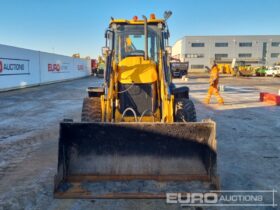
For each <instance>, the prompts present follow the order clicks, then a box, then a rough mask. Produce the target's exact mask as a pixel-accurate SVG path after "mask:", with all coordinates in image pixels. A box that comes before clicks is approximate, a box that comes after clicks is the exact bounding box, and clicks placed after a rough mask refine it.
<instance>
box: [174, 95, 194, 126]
mask: <svg viewBox="0 0 280 210" xmlns="http://www.w3.org/2000/svg"><path fill="white" fill-rule="evenodd" d="M175 121H176V122H196V121H197V119H196V111H195V106H194V103H193V102H192V101H191V100H190V99H186V98H182V99H177V100H175Z"/></svg>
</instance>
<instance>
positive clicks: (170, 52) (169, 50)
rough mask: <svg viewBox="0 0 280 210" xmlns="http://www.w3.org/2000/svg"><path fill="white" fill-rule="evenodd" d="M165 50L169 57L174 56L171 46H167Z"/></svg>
mask: <svg viewBox="0 0 280 210" xmlns="http://www.w3.org/2000/svg"><path fill="white" fill-rule="evenodd" d="M165 50H166V52H167V54H168V55H169V56H171V54H172V47H171V46H166V47H165Z"/></svg>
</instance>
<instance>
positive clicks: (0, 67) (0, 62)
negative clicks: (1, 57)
mask: <svg viewBox="0 0 280 210" xmlns="http://www.w3.org/2000/svg"><path fill="white" fill-rule="evenodd" d="M2 72H3V64H2V61H0V73H2Z"/></svg>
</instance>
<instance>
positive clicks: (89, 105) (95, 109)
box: [81, 97, 102, 122]
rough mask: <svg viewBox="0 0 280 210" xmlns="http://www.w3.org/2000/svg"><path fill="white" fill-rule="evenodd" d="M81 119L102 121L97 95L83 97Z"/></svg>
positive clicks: (83, 120) (84, 120)
mask: <svg viewBox="0 0 280 210" xmlns="http://www.w3.org/2000/svg"><path fill="white" fill-rule="evenodd" d="M81 121H82V122H101V121H102V112H101V102H100V98H99V97H91V98H84V103H83V109H82V116H81Z"/></svg>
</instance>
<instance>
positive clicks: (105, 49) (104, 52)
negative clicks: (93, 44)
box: [102, 47, 109, 57]
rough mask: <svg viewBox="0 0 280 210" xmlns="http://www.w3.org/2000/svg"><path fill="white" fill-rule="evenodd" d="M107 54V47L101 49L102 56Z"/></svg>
mask: <svg viewBox="0 0 280 210" xmlns="http://www.w3.org/2000/svg"><path fill="white" fill-rule="evenodd" d="M108 52H109V47H102V55H103V56H104V57H105V56H106V55H107V54H108Z"/></svg>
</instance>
